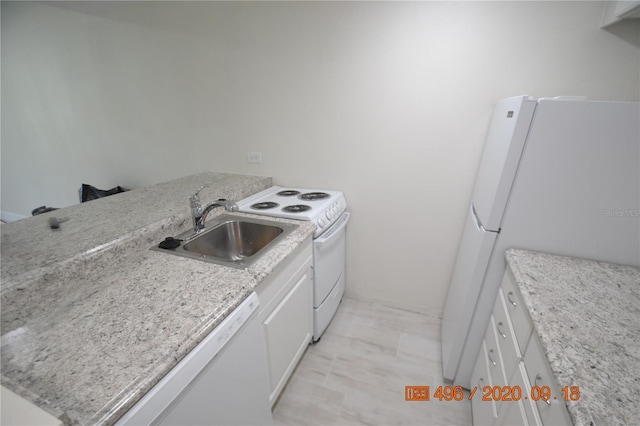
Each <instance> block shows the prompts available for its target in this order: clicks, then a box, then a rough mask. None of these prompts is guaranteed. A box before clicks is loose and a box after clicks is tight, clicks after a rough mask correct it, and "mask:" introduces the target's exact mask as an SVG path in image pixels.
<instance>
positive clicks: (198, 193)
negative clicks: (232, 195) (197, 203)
mask: <svg viewBox="0 0 640 426" xmlns="http://www.w3.org/2000/svg"><path fill="white" fill-rule="evenodd" d="M208 187H209V185H208V184H206V185H202V186H201V187H200V189H198V190H197V191H196V192H195V194H193V195H192V196H191V197H189V198H192V199H199V198H200V191H202V190H203V189H205V188H208Z"/></svg>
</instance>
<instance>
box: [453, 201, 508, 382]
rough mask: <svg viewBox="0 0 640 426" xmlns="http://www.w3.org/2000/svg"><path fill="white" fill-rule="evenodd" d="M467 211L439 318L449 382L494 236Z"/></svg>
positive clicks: (472, 207)
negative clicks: (456, 256)
mask: <svg viewBox="0 0 640 426" xmlns="http://www.w3.org/2000/svg"><path fill="white" fill-rule="evenodd" d="M469 210H470V211H469V214H468V215H467V221H466V224H465V228H464V231H463V234H462V240H461V241H460V249H459V250H458V258H457V260H456V264H455V267H454V270H453V276H452V278H451V283H450V284H449V292H448V294H447V300H446V302H445V306H444V314H443V318H442V364H443V376H444V378H445V379H449V380H453V379H454V378H455V375H456V371H457V369H458V364H459V362H460V357H461V355H462V349H463V347H464V343H465V339H466V336H467V330H468V329H469V324H470V322H471V318H472V315H473V309H474V307H475V304H476V300H477V298H478V294H479V293H480V288H481V287H482V281H483V280H484V274H485V272H486V270H487V264H488V262H489V258H490V257H491V252H492V250H493V246H494V243H495V240H496V237H497V235H498V234H497V233H496V232H492V231H487V230H485V228H484V225H483V224H482V223H481V222H480V220H479V219H478V217H477V216H476V215H475V207H474V205H473V204H472V205H471V208H470V209H469Z"/></svg>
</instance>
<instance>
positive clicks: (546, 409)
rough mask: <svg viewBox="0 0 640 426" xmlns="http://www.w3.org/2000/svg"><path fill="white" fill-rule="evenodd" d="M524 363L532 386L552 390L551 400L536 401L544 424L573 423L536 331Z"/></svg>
mask: <svg viewBox="0 0 640 426" xmlns="http://www.w3.org/2000/svg"><path fill="white" fill-rule="evenodd" d="M524 363H525V365H526V367H525V368H526V372H527V378H528V379H529V384H530V385H531V386H532V387H535V386H538V387H540V388H542V387H543V386H548V387H549V390H550V392H551V393H550V395H551V399H550V400H549V401H544V400H542V399H539V400H538V401H536V402H535V405H536V407H537V408H538V413H539V415H540V419H541V420H542V424H545V425H571V419H570V418H569V413H568V411H567V407H566V405H565V402H564V398H563V396H562V393H561V392H560V389H559V388H558V385H557V384H556V380H555V377H554V376H553V373H552V372H551V367H549V361H548V359H547V356H546V355H545V353H544V351H543V349H542V346H541V345H540V342H539V341H538V337H537V336H536V335H535V333H534V335H533V336H532V337H531V341H530V342H529V345H528V347H527V352H526V353H525V355H524ZM534 393H535V390H534ZM529 396H531V389H529Z"/></svg>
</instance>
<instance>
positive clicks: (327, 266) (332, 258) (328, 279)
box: [313, 212, 349, 308]
mask: <svg viewBox="0 0 640 426" xmlns="http://www.w3.org/2000/svg"><path fill="white" fill-rule="evenodd" d="M347 222H349V213H347V212H345V213H343V214H342V216H340V218H339V219H338V220H337V221H336V222H335V223H334V224H333V225H332V226H331V227H330V228H329V229H327V230H326V231H325V232H323V233H322V234H321V235H320V236H319V237H318V238H316V239H315V240H313V263H314V266H313V270H314V281H315V282H314V286H313V287H314V288H313V306H314V307H315V308H317V307H318V306H320V305H321V304H322V302H323V301H324V300H325V299H326V298H327V296H329V293H331V290H332V289H333V287H334V286H335V285H336V283H337V282H338V279H339V278H340V275H341V274H342V272H343V271H344V264H345V255H346V229H345V228H346V227H347Z"/></svg>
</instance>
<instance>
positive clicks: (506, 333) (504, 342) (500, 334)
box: [493, 288, 522, 380]
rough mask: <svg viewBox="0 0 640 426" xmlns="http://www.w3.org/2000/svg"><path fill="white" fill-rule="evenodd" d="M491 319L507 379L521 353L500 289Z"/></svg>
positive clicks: (511, 373)
mask: <svg viewBox="0 0 640 426" xmlns="http://www.w3.org/2000/svg"><path fill="white" fill-rule="evenodd" d="M493 319H494V322H495V332H496V339H497V340H498V346H500V353H501V354H502V363H503V365H504V372H505V377H506V378H507V380H508V379H509V377H511V376H512V375H513V373H514V372H515V371H516V368H517V367H518V363H519V362H520V360H521V359H522V353H521V352H520V349H519V347H518V343H517V341H516V337H515V332H514V331H513V325H512V324H511V320H510V319H509V314H508V313H507V306H506V302H505V299H504V294H503V292H502V289H501V288H500V289H498V297H496V303H495V305H494V306H493Z"/></svg>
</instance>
